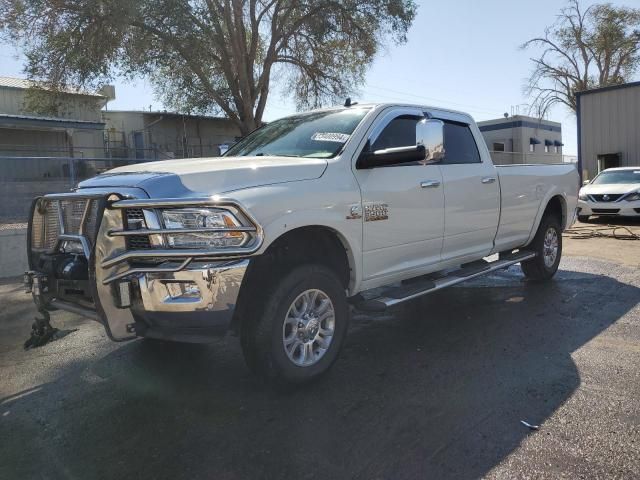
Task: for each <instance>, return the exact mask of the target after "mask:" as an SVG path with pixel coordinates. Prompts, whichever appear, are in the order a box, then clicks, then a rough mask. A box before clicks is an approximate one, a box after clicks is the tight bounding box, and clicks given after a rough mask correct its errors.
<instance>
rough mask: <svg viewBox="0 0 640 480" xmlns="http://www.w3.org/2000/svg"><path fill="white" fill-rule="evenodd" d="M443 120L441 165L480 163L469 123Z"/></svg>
mask: <svg viewBox="0 0 640 480" xmlns="http://www.w3.org/2000/svg"><path fill="white" fill-rule="evenodd" d="M443 121H444V150H445V157H444V160H442V162H440V163H441V164H442V165H454V164H459V163H481V160H480V152H479V151H478V146H477V145H476V140H475V138H474V137H473V133H471V129H470V128H469V125H467V124H465V123H459V122H452V121H450V120H443Z"/></svg>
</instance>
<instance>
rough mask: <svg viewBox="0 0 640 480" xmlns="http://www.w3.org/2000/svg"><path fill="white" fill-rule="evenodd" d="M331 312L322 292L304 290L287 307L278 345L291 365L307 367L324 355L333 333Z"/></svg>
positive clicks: (330, 304)
mask: <svg viewBox="0 0 640 480" xmlns="http://www.w3.org/2000/svg"><path fill="white" fill-rule="evenodd" d="M335 323H336V318H335V310H334V308H333V303H332V302H331V299H330V298H329V296H328V295H327V294H326V293H324V292H323V291H322V290H317V289H311V290H305V291H304V292H302V293H301V294H300V295H298V296H297V297H296V299H295V300H294V301H293V302H292V303H291V305H290V306H289V310H288V311H287V315H286V317H285V319H284V324H283V325H282V345H283V347H284V351H285V353H286V354H287V357H289V360H291V361H292V362H293V363H294V364H295V365H297V366H299V367H310V366H312V365H315V364H316V363H318V361H320V359H321V358H322V357H323V356H324V354H325V353H327V350H329V346H330V345H331V341H332V340H333V333H334V331H335Z"/></svg>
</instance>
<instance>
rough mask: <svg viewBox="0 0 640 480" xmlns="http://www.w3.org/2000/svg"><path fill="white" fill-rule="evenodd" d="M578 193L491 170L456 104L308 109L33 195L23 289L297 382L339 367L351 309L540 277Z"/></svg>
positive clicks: (569, 182)
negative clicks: (204, 345)
mask: <svg viewBox="0 0 640 480" xmlns="http://www.w3.org/2000/svg"><path fill="white" fill-rule="evenodd" d="M578 188H579V176H578V172H577V171H576V169H575V168H574V166H573V165H568V164H565V165H509V166H500V167H496V166H494V165H493V164H492V162H491V158H490V156H489V152H488V150H487V148H486V146H485V142H484V140H483V138H482V135H481V134H480V131H479V130H478V128H477V126H476V124H475V123H474V121H473V119H472V118H471V117H470V116H468V115H466V114H463V113H459V112H453V111H449V110H444V109H438V108H431V107H421V106H412V105H390V104H375V105H352V106H346V107H340V108H330V109H324V110H316V111H312V112H308V113H302V114H297V115H293V116H290V117H287V118H283V119H280V120H277V121H274V122H272V123H269V124H268V125H266V126H263V127H262V128H260V129H258V130H256V131H255V132H253V133H251V134H250V135H248V136H247V137H246V138H244V139H243V140H241V141H240V142H239V143H237V144H236V145H235V146H233V147H232V148H231V149H230V150H229V151H228V152H227V153H226V154H225V155H224V157H222V158H202V159H185V160H173V161H161V162H153V163H144V164H138V165H130V166H126V167H121V168H116V169H115V170H111V171H110V172H107V173H105V174H102V175H99V176H98V177H95V178H93V179H91V180H88V181H85V182H82V183H81V184H80V185H79V186H78V188H77V189H75V190H74V191H73V192H72V193H65V194H54V195H46V196H44V197H40V198H37V199H36V200H35V201H34V204H33V209H32V216H31V221H30V228H29V237H28V251H29V262H30V271H29V272H27V273H26V274H25V283H26V287H27V290H28V291H29V292H31V293H32V295H33V297H34V299H35V301H36V304H37V305H38V307H39V309H40V311H41V312H42V313H43V314H44V315H45V319H46V320H48V314H47V313H46V312H48V311H50V310H55V309H62V310H67V311H72V312H76V313H80V314H82V315H85V316H87V317H90V318H93V319H95V320H97V321H98V322H100V323H102V324H103V325H104V327H105V329H106V332H107V334H108V335H109V337H110V338H111V339H112V340H115V341H121V340H128V339H132V338H135V337H146V338H153V339H164V340H175V341H188V342H206V341H208V340H211V337H212V336H215V335H220V334H224V333H225V332H227V331H229V330H230V331H232V332H234V333H237V334H238V335H239V336H240V339H241V344H242V348H243V351H244V354H245V358H246V360H247V363H248V365H249V366H250V367H251V368H252V369H254V370H256V371H259V372H261V373H264V374H266V375H268V376H270V377H272V378H276V379H279V380H282V381H287V382H302V381H308V380H310V379H313V378H315V377H317V376H318V375H320V374H322V373H323V372H325V371H326V370H327V369H328V368H329V367H330V366H331V364H332V363H333V362H334V361H335V360H336V358H337V356H338V353H339V351H340V348H341V346H342V345H343V343H344V339H345V335H346V332H347V324H348V320H349V313H350V308H358V309H362V310H376V311H379V310H384V309H385V308H389V307H391V306H393V305H396V304H399V303H401V302H405V301H407V300H410V299H413V298H416V297H418V296H421V295H425V294H428V293H431V292H433V291H436V290H438V289H441V288H444V287H447V286H450V285H454V284H456V283H459V282H461V281H464V280H466V279H470V278H473V277H476V276H478V275H482V274H485V273H488V272H491V271H493V270H496V269H499V268H504V267H507V266H509V265H512V264H516V263H520V264H521V266H522V270H523V271H524V274H525V275H526V276H527V277H529V278H531V279H535V280H547V279H549V278H551V277H552V276H553V275H554V274H555V272H556V270H557V268H558V263H559V261H560V256H561V254H562V237H561V234H562V231H563V229H565V228H567V227H568V226H570V225H571V224H572V223H573V221H574V217H575V210H576V202H577V193H578ZM494 254H498V255H495V256H493V255H494ZM489 256H493V257H492V258H493V260H491V259H489V260H491V261H489V260H485V258H486V257H489ZM373 292H376V293H375V294H374V293H373Z"/></svg>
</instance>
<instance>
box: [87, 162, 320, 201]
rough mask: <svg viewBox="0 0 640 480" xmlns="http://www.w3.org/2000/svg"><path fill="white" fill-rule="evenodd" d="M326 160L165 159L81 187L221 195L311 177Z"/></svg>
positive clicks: (152, 194)
mask: <svg viewBox="0 0 640 480" xmlns="http://www.w3.org/2000/svg"><path fill="white" fill-rule="evenodd" d="M326 168H327V161H326V160H323V159H318V158H300V157H295V158H294V157H229V158H227V157H214V158H196V159H193V158H190V159H181V160H164V161H159V162H149V163H139V164H135V165H127V166H125V167H118V168H114V169H113V170H109V171H108V172H105V173H103V174H101V175H98V176H97V177H94V178H91V179H89V180H85V181H84V182H81V183H80V184H79V185H78V187H79V188H115V189H117V188H122V187H127V188H131V187H135V188H141V189H143V190H145V191H146V192H147V193H148V194H149V196H150V197H151V198H161V197H175V198H179V197H189V196H194V195H203V196H209V195H219V194H224V193H228V192H232V191H234V190H241V189H244V188H251V187H259V186H263V185H272V184H276V183H285V182H295V181H299V180H312V179H314V178H319V177H320V176H322V174H323V173H324V171H325V170H326Z"/></svg>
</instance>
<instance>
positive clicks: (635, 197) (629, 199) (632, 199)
mask: <svg viewBox="0 0 640 480" xmlns="http://www.w3.org/2000/svg"><path fill="white" fill-rule="evenodd" d="M624 199H625V200H626V201H627V202H635V201H637V200H640V192H633V193H630V194H629V195H627V196H626V197H624Z"/></svg>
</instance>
